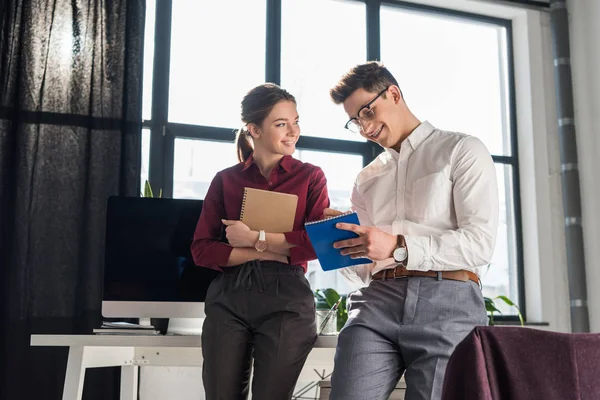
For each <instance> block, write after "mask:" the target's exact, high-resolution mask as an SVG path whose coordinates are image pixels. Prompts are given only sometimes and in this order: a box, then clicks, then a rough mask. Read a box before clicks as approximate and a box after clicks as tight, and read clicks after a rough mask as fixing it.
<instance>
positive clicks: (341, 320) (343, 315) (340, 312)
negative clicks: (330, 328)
mask: <svg viewBox="0 0 600 400" xmlns="http://www.w3.org/2000/svg"><path fill="white" fill-rule="evenodd" d="M346 298H347V296H346V295H345V294H343V295H342V301H341V302H340V306H339V307H338V309H337V330H338V332H339V331H341V330H342V328H343V327H344V325H345V324H346V321H347V320H348V310H347V309H346Z"/></svg>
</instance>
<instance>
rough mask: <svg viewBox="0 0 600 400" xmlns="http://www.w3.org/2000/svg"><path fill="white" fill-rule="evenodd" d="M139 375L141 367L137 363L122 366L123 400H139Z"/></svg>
mask: <svg viewBox="0 0 600 400" xmlns="http://www.w3.org/2000/svg"><path fill="white" fill-rule="evenodd" d="M138 376H139V367H138V366H137V365H123V366H121V400H137V398H138Z"/></svg>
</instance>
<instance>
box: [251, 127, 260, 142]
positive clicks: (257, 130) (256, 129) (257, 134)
mask: <svg viewBox="0 0 600 400" xmlns="http://www.w3.org/2000/svg"><path fill="white" fill-rule="evenodd" d="M248 132H250V136H252V137H253V138H254V139H258V138H259V137H260V128H259V127H258V126H257V125H256V124H248Z"/></svg>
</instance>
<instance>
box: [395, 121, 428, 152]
mask: <svg viewBox="0 0 600 400" xmlns="http://www.w3.org/2000/svg"><path fill="white" fill-rule="evenodd" d="M434 130H435V128H434V126H433V125H431V124H430V123H429V121H423V122H421V123H420V124H419V126H417V127H416V128H415V129H414V130H413V131H412V132H411V133H410V135H408V137H407V138H406V142H408V144H410V146H411V147H412V149H413V150H416V149H417V147H419V145H420V144H421V143H423V141H425V139H427V138H428V137H429V135H431V133H433V131H434ZM385 151H386V152H387V153H388V154H389V155H390V156H391V157H392V158H393V159H397V158H398V152H397V151H396V150H394V149H387V148H386V149H385Z"/></svg>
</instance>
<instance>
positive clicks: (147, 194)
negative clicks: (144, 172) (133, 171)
mask: <svg viewBox="0 0 600 400" xmlns="http://www.w3.org/2000/svg"><path fill="white" fill-rule="evenodd" d="M144 197H154V195H153V194H152V186H150V182H148V180H146V183H145V184H144Z"/></svg>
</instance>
